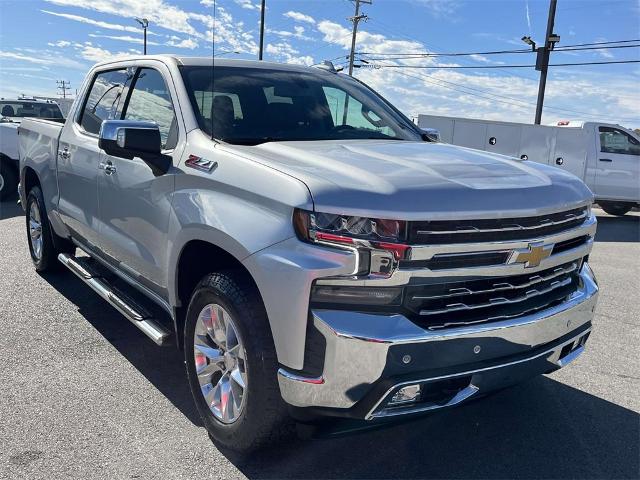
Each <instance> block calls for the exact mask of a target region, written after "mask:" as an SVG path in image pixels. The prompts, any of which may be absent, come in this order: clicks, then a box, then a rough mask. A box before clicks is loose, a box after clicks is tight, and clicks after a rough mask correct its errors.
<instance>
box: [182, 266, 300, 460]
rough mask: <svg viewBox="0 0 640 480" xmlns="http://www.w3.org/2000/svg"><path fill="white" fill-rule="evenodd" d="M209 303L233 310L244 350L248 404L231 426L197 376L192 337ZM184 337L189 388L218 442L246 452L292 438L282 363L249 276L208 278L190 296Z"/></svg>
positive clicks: (231, 274) (232, 273) (234, 274)
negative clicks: (214, 407)
mask: <svg viewBox="0 0 640 480" xmlns="http://www.w3.org/2000/svg"><path fill="white" fill-rule="evenodd" d="M210 304H218V305H220V306H222V307H223V308H224V309H225V310H226V311H227V312H229V314H230V315H231V317H232V318H233V323H234V324H235V326H236V327H237V329H238V330H239V332H238V333H239V335H240V337H241V338H242V343H243V344H244V349H245V351H246V361H245V371H246V376H247V384H246V389H245V391H244V392H245V393H244V400H243V401H244V402H245V403H244V406H243V408H242V410H241V412H240V414H239V416H238V418H237V420H235V421H234V422H233V423H223V422H222V421H220V420H219V419H218V418H216V416H215V415H214V414H213V413H212V411H211V409H210V408H209V406H208V404H207V402H206V401H205V398H204V395H203V394H202V391H201V387H200V383H199V382H198V377H197V375H196V367H195V359H194V350H195V349H194V334H195V329H196V324H197V322H198V317H199V315H200V312H202V311H203V309H204V308H205V307H206V306H207V305H210ZM184 333H185V335H184V354H185V364H186V369H187V376H188V378H189V386H190V387H191V392H192V394H193V398H194V400H195V403H196V406H197V408H198V412H199V413H200V416H201V417H202V421H203V422H204V425H205V427H206V429H207V431H208V433H209V436H210V437H211V439H212V440H213V441H214V443H216V444H218V445H219V446H221V447H224V448H228V449H230V450H235V451H244V452H246V451H251V450H254V449H256V448H260V447H262V446H264V445H266V444H272V443H274V442H277V441H279V440H282V439H284V438H287V437H290V436H291V435H292V434H293V432H294V431H295V427H294V422H293V420H292V419H291V418H290V417H289V415H288V413H287V407H286V405H285V403H284V401H283V400H282V397H281V395H280V388H279V386H278V381H277V371H278V361H277V357H276V352H275V346H274V343H273V337H272V335H271V329H270V328H269V321H268V318H267V313H266V311H265V308H264V305H263V303H262V300H261V298H260V295H259V293H258V291H257V289H256V287H255V285H254V284H253V283H252V282H251V280H250V279H249V278H247V277H246V275H243V274H241V273H240V272H235V271H229V272H219V273H212V274H210V275H207V276H206V277H204V278H203V279H202V280H201V281H200V283H199V284H198V286H197V287H196V289H195V291H194V293H193V295H192V297H191V301H190V303H189V308H188V310H187V318H186V322H185V332H184Z"/></svg>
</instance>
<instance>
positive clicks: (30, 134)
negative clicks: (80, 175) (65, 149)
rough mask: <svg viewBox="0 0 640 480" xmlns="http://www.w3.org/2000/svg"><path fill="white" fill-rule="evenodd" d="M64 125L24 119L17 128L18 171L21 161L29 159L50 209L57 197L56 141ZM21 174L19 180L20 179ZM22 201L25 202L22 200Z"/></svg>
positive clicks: (38, 119)
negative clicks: (36, 172)
mask: <svg viewBox="0 0 640 480" xmlns="http://www.w3.org/2000/svg"><path fill="white" fill-rule="evenodd" d="M63 127H64V124H61V123H59V122H56V121H54V120H45V119H41V118H25V119H24V120H23V121H22V124H21V125H20V127H18V155H19V158H20V171H21V172H22V169H23V166H24V163H23V159H25V158H30V159H31V160H32V161H33V162H34V163H33V164H32V167H33V168H35V169H36V170H37V171H38V176H39V179H40V184H41V186H42V190H43V194H44V197H45V201H46V202H47V207H49V208H50V207H51V206H52V203H50V202H55V199H57V196H58V191H57V190H58V188H57V181H56V162H57V159H58V139H59V138H60V133H61V132H62V128H63ZM22 177H23V173H21V175H20V178H21V179H22ZM22 200H25V199H24V198H23V199H22Z"/></svg>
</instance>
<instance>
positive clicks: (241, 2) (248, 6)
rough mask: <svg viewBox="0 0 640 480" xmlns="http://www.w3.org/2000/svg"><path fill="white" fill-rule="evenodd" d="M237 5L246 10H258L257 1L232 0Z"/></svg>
mask: <svg viewBox="0 0 640 480" xmlns="http://www.w3.org/2000/svg"><path fill="white" fill-rule="evenodd" d="M234 1H235V2H236V3H237V4H238V5H240V6H241V7H242V8H245V9H247V10H260V8H261V6H260V4H259V3H253V2H252V1H251V0H234Z"/></svg>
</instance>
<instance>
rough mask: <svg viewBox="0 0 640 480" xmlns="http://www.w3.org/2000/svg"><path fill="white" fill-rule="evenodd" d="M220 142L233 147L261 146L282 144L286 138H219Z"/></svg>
mask: <svg viewBox="0 0 640 480" xmlns="http://www.w3.org/2000/svg"><path fill="white" fill-rule="evenodd" d="M220 139H221V140H222V141H224V142H227V143H231V144H233V145H261V144H263V143H269V142H282V141H286V140H287V139H286V138H276V137H245V138H242V137H241V138H223V137H222V138H220Z"/></svg>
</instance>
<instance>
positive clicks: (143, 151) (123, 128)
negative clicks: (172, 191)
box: [98, 120, 171, 175]
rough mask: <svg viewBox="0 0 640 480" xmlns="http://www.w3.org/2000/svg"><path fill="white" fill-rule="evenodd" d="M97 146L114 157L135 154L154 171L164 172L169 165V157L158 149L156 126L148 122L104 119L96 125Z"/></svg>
mask: <svg viewBox="0 0 640 480" xmlns="http://www.w3.org/2000/svg"><path fill="white" fill-rule="evenodd" d="M98 147H100V148H101V149H102V150H104V151H105V153H106V154H107V155H112V156H114V157H121V158H127V159H130V160H132V159H133V158H135V157H139V158H141V159H142V160H143V161H144V162H145V163H147V165H149V167H151V170H153V173H154V174H155V175H163V174H165V173H167V171H168V170H169V167H170V166H171V157H170V156H168V155H163V154H162V153H161V152H162V139H161V137H160V129H159V128H158V125H156V124H155V123H152V122H143V121H131V120H104V121H103V122H102V126H101V127H100V134H99V139H98Z"/></svg>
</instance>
